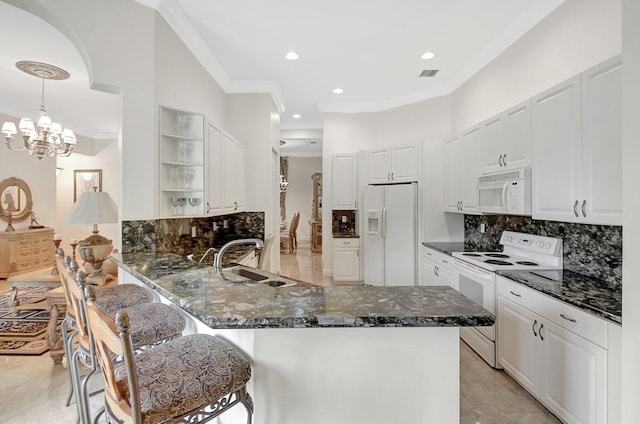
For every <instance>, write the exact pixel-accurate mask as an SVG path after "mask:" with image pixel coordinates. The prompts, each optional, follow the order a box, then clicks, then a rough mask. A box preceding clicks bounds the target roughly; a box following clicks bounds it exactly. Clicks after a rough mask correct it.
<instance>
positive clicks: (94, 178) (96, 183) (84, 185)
mask: <svg viewBox="0 0 640 424" xmlns="http://www.w3.org/2000/svg"><path fill="white" fill-rule="evenodd" d="M94 187H95V188H96V191H102V169H75V170H74V171H73V203H75V202H76V201H77V200H78V197H80V195H81V194H82V193H84V192H85V191H93V189H94Z"/></svg>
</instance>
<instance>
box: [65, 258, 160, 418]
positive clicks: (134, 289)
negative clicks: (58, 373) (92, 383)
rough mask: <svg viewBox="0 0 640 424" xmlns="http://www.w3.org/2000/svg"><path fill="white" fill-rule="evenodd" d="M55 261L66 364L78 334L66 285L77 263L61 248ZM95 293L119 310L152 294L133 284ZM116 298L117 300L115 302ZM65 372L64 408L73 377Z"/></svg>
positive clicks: (69, 369)
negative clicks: (63, 310) (62, 299)
mask: <svg viewBox="0 0 640 424" xmlns="http://www.w3.org/2000/svg"><path fill="white" fill-rule="evenodd" d="M55 260H56V268H57V269H58V273H59V275H60V283H61V285H62V289H63V292H64V296H65V301H66V305H67V307H66V313H65V317H64V319H63V320H62V323H61V333H62V343H63V348H64V353H65V356H66V358H67V362H69V361H70V360H71V357H72V356H73V344H74V340H75V338H76V336H77V333H78V328H77V320H76V315H75V311H74V308H73V307H72V301H71V298H70V293H69V290H68V289H67V286H66V284H67V281H68V278H69V275H70V273H71V274H75V273H76V272H77V270H78V263H77V262H76V261H74V260H72V259H71V257H70V256H66V257H65V255H64V250H63V249H62V248H58V249H57V250H56V259H55ZM96 292H97V296H98V298H99V299H101V303H102V304H108V303H114V304H115V305H116V306H119V308H123V307H127V306H133V305H137V304H141V303H149V302H152V301H153V294H152V293H151V291H149V290H147V289H145V288H144V287H140V286H137V285H135V284H120V285H117V286H108V287H100V288H98V289H97V291H96ZM116 298H117V299H118V301H117V302H116ZM67 370H68V372H69V381H70V382H71V388H70V390H69V394H68V396H67V401H66V406H69V405H70V403H71V398H72V397H73V393H74V385H73V382H74V377H73V375H72V371H73V370H72V368H71V366H67ZM76 406H77V408H78V416H81V411H80V403H79V402H77V403H76Z"/></svg>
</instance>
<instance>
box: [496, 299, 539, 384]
mask: <svg viewBox="0 0 640 424" xmlns="http://www.w3.org/2000/svg"><path fill="white" fill-rule="evenodd" d="M497 316H498V343H497V345H498V363H499V364H500V365H502V367H504V369H505V370H506V371H507V372H509V374H510V375H511V376H512V377H513V378H514V379H515V380H516V381H518V382H519V383H520V384H521V385H522V386H523V387H524V388H525V389H527V390H528V391H529V392H531V393H533V394H536V393H537V392H538V390H539V385H540V383H539V381H540V364H539V352H540V343H539V340H538V331H539V328H540V322H541V318H540V317H539V316H538V315H537V314H535V313H533V312H531V311H530V310H528V309H525V308H523V307H522V306H520V305H517V304H516V303H514V302H512V301H510V300H508V299H505V298H503V297H502V296H498V313H497Z"/></svg>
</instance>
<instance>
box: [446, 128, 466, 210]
mask: <svg viewBox="0 0 640 424" xmlns="http://www.w3.org/2000/svg"><path fill="white" fill-rule="evenodd" d="M459 158H460V138H459V137H456V138H454V139H452V140H450V141H448V142H447V143H446V144H445V145H444V210H445V211H447V212H456V213H461V212H462V210H461V207H460V199H461V196H460V181H461V178H460V175H461V172H462V169H461V166H460V159H459Z"/></svg>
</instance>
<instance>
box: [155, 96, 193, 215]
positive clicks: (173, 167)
mask: <svg viewBox="0 0 640 424" xmlns="http://www.w3.org/2000/svg"><path fill="white" fill-rule="evenodd" d="M159 122H160V131H159V133H160V134H159V144H160V145H159V159H160V164H159V165H160V166H159V170H158V184H159V188H160V196H159V205H158V214H159V217H161V218H173V217H183V216H202V215H203V211H204V193H205V192H204V180H205V177H204V174H205V166H204V157H205V152H204V116H203V115H200V114H196V113H191V112H186V111H181V110H177V109H170V108H167V107H160V117H159Z"/></svg>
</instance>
